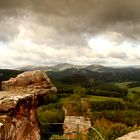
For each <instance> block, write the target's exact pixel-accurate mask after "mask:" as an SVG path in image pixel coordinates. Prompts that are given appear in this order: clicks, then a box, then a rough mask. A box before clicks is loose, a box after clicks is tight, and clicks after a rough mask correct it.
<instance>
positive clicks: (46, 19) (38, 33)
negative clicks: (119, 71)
mask: <svg viewBox="0 0 140 140" xmlns="http://www.w3.org/2000/svg"><path fill="white" fill-rule="evenodd" d="M139 33H140V0H0V41H1V42H4V43H5V44H6V45H7V50H6V51H7V52H6V53H5V54H4V53H3V62H5V61H4V59H5V58H6V57H7V56H9V60H10V59H11V64H12V63H13V64H14V63H15V61H16V60H20V58H21V60H26V58H28V57H29V56H31V55H33V58H35V61H36V62H38V63H39V62H41V61H42V60H43V59H44V58H46V59H47V60H45V61H43V62H41V63H42V64H43V63H45V62H48V63H52V62H53V63H56V61H58V62H59V61H62V62H63V61H64V60H68V61H67V62H71V61H73V62H74V61H75V60H77V62H81V63H82V62H85V63H90V62H95V63H96V62H97V63H103V64H104V62H103V61H105V62H106V64H107V63H113V62H110V61H112V60H109V58H112V59H114V60H115V61H117V62H119V60H118V59H120V60H123V59H124V60H129V58H130V59H131V57H130V54H132V52H133V54H132V55H131V56H136V57H137V58H136V59H137V60H138V58H139V54H138V53H137V54H135V52H136V51H135V50H134V49H133V48H135V46H136V45H134V46H132V47H130V46H129V48H130V49H129V50H127V49H125V48H123V47H122V46H121V47H119V49H120V51H119V49H117V52H116V50H115V48H112V50H111V52H110V53H109V54H108V53H106V59H105V60H104V58H102V57H103V54H102V53H100V54H98V53H97V54H96V53H95V52H92V48H90V47H89V46H88V45H89V44H88V41H89V40H90V39H91V38H94V37H96V36H98V35H99V36H100V35H106V36H107V37H108V38H109V40H110V41H112V42H115V45H118V46H119V45H121V44H122V43H124V42H125V41H126V40H127V41H129V42H131V41H132V42H133V43H134V44H139V42H140V34H139ZM43 45H44V46H45V48H44V50H43V49H42V48H41V47H42V46H43ZM29 48H30V49H29ZM121 49H122V50H121ZM13 50H14V52H13ZM22 50H23V53H22V56H20V53H19V52H22ZM138 50H139V49H138ZM107 52H108V51H107ZM137 52H138V51H137ZM49 53H50V54H49ZM51 53H52V54H54V55H53V57H54V58H51V60H50V59H49V58H50V56H51V55H52V54H51ZM125 53H126V54H125ZM80 55H81V56H80ZM58 57H59V58H60V60H58V59H57V58H58ZM94 58H95V59H94ZM1 60H2V59H1ZM108 60H109V61H108ZM26 61H27V62H29V63H30V62H31V63H33V64H35V62H34V61H33V60H32V59H28V60H26ZM89 61H90V62H89ZM126 63H127V62H126ZM7 64H8V63H7ZM19 64H20V62H19ZM8 65H9V64H8Z"/></svg>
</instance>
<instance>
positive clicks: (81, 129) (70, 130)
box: [63, 116, 91, 140]
mask: <svg viewBox="0 0 140 140" xmlns="http://www.w3.org/2000/svg"><path fill="white" fill-rule="evenodd" d="M90 127H91V122H90V119H89V118H87V119H85V118H84V117H83V116H65V120H64V126H63V128H64V133H65V134H66V135H64V137H66V138H67V137H68V138H71V139H76V138H77V133H80V134H82V135H81V138H82V139H84V140H87V136H86V134H87V133H88V129H89V128H90Z"/></svg>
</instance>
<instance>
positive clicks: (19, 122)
mask: <svg viewBox="0 0 140 140" xmlns="http://www.w3.org/2000/svg"><path fill="white" fill-rule="evenodd" d="M2 89H3V90H4V91H3V92H0V140H39V139H40V128H39V125H38V119H37V115H36V107H37V106H38V105H40V103H41V102H42V101H43V99H44V98H45V97H46V96H48V95H49V94H55V93H56V91H57V89H56V87H55V86H54V85H53V84H52V83H51V81H50V79H49V78H48V76H47V75H46V73H45V72H42V71H31V72H24V73H22V74H20V75H18V76H17V77H16V78H11V79H10V80H9V81H4V82H2Z"/></svg>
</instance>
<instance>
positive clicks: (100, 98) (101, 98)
mask: <svg viewBox="0 0 140 140" xmlns="http://www.w3.org/2000/svg"><path fill="white" fill-rule="evenodd" d="M86 98H88V100H89V101H90V102H91V101H107V100H113V101H121V102H122V101H123V99H122V98H115V97H104V96H94V95H87V96H86ZM68 101H69V97H65V98H60V99H59V100H58V103H60V104H65V103H67V102H68Z"/></svg>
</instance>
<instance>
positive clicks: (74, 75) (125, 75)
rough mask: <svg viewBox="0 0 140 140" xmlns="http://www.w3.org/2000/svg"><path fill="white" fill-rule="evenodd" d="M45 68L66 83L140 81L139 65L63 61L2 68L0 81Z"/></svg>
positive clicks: (53, 78) (56, 79)
mask: <svg viewBox="0 0 140 140" xmlns="http://www.w3.org/2000/svg"><path fill="white" fill-rule="evenodd" d="M39 69H40V70H44V71H46V72H47V73H48V75H49V77H50V78H51V79H52V80H53V81H56V82H57V81H58V82H62V83H64V84H73V83H75V84H76V83H81V84H83V83H84V84H88V83H90V82H93V81H94V80H99V81H103V82H116V81H140V68H139V67H136V68H134V67H119V68H115V67H106V66H102V65H88V66H81V65H73V64H68V63H61V64H58V65H55V66H39V67H35V66H27V67H22V68H20V71H19V70H0V81H3V80H6V79H9V78H10V77H12V76H15V75H17V74H18V73H21V72H22V71H27V70H39Z"/></svg>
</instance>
